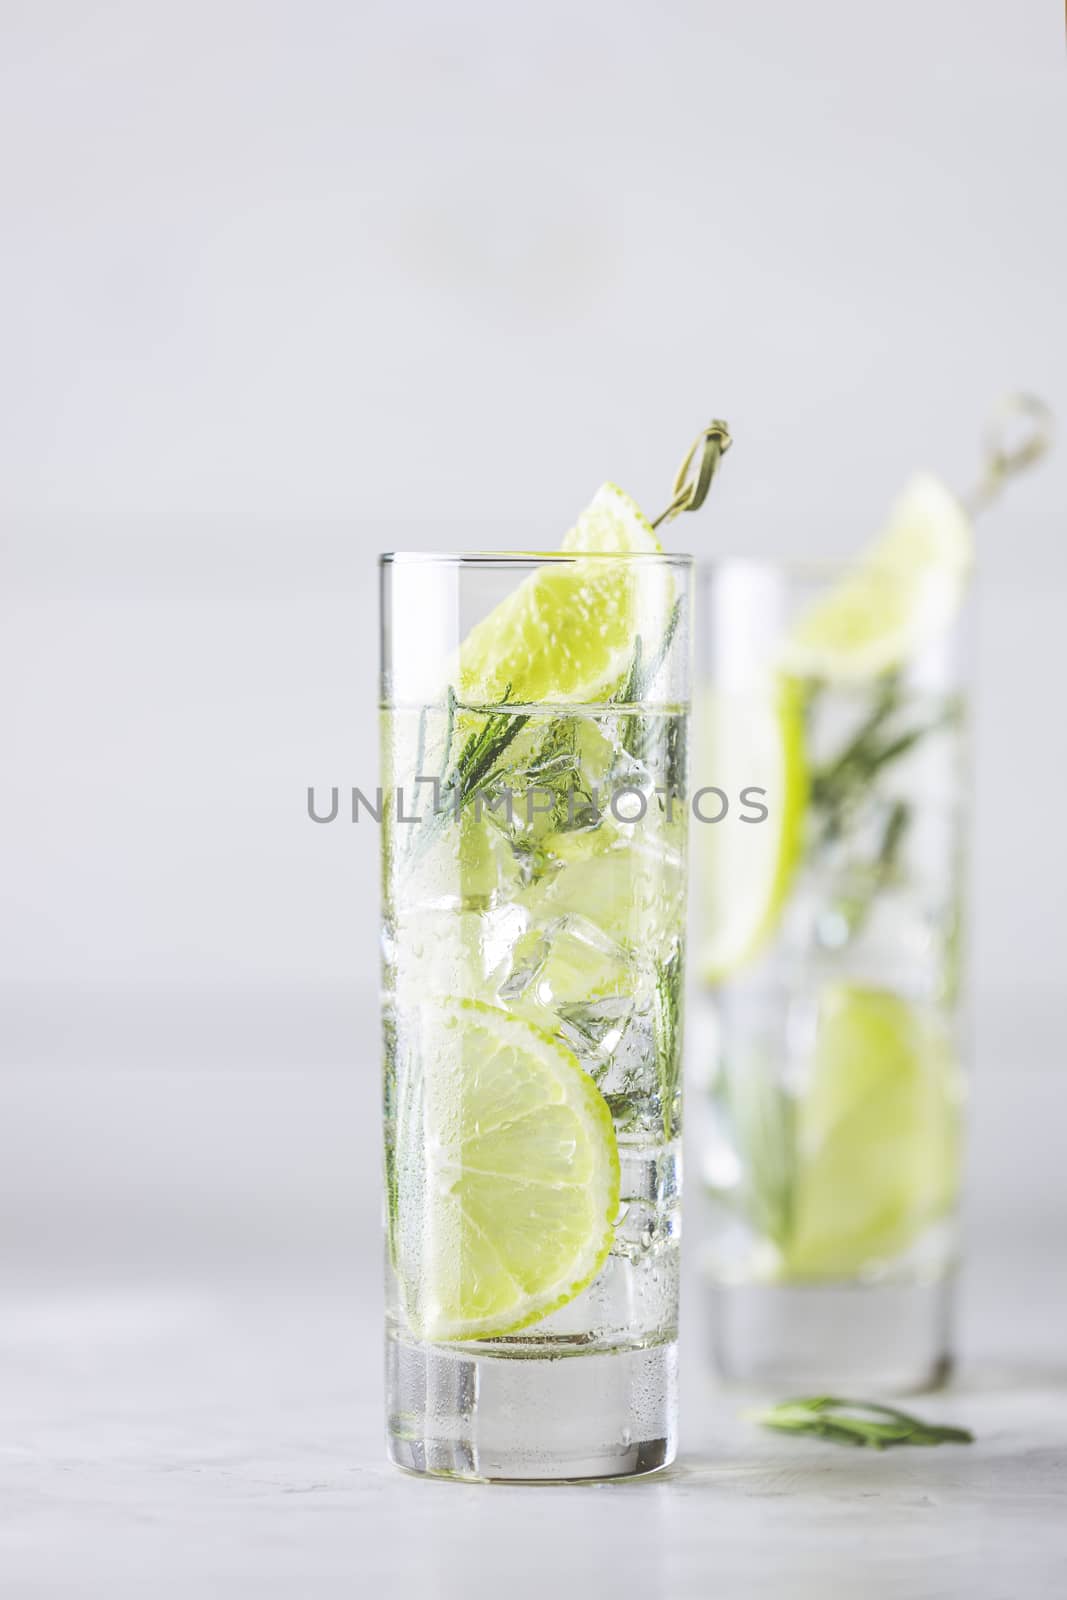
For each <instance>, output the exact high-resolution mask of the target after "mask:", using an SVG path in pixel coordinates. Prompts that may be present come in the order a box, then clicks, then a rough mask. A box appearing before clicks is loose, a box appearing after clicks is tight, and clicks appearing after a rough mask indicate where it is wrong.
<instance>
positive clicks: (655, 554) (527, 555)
mask: <svg viewBox="0 0 1067 1600" xmlns="http://www.w3.org/2000/svg"><path fill="white" fill-rule="evenodd" d="M576 561H626V562H633V563H634V564H635V565H641V564H647V565H649V566H656V565H662V566H672V567H691V566H693V565H694V561H695V558H694V557H693V556H691V555H688V554H686V553H684V552H679V551H675V550H384V551H382V553H381V554H380V555H379V557H378V565H379V566H380V567H391V566H397V565H399V566H415V565H417V564H419V563H420V562H426V563H427V564H429V565H437V566H453V567H493V568H507V567H529V566H534V565H537V566H548V565H551V564H555V565H557V566H566V565H568V564H569V565H573V564H574V562H576Z"/></svg>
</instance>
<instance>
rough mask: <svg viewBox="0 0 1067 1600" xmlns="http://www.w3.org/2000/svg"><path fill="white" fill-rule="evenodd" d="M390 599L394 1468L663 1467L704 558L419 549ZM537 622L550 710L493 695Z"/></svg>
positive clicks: (386, 767) (515, 1472)
mask: <svg viewBox="0 0 1067 1600" xmlns="http://www.w3.org/2000/svg"><path fill="white" fill-rule="evenodd" d="M381 582H382V638H383V646H382V693H381V699H382V771H383V779H382V783H383V794H384V800H383V803H382V810H383V818H382V822H383V1021H384V1118H385V1172H386V1231H387V1273H386V1280H387V1293H386V1299H387V1307H386V1317H387V1329H386V1382H387V1409H388V1448H389V1453H390V1455H391V1457H392V1459H393V1460H394V1461H395V1462H396V1463H397V1464H398V1465H400V1466H402V1467H406V1468H408V1469H410V1470H413V1471H417V1472H429V1473H440V1474H447V1475H450V1476H456V1477H464V1478H476V1479H497V1478H499V1479H570V1478H585V1477H608V1476H620V1475H628V1474H634V1473H641V1472H648V1471H652V1470H654V1469H655V1468H657V1467H661V1466H663V1465H665V1464H666V1463H667V1462H669V1461H670V1460H671V1459H672V1457H673V1455H674V1450H675V1432H676V1403H677V1401H676V1382H677V1378H676V1339H677V1290H678V1227H679V1209H678V1208H679V1188H680V1161H679V1155H680V1151H679V1136H680V1122H681V1086H680V1079H679V1053H680V1043H681V996H682V982H683V961H684V925H685V897H686V884H685V869H686V823H687V814H686V806H685V801H684V798H683V788H684V784H685V762H686V741H687V723H688V692H689V583H690V562H689V558H688V557H675V556H670V557H668V556H662V555H630V556H615V555H611V556H609V555H581V556H576V555H542V554H532V555H465V556H428V555H427V556H423V555H390V556H385V557H383V559H382V565H381ZM531 585H536V586H538V587H537V590H536V593H537V594H538V596H539V597H540V600H539V605H538V606H537V607H533V608H530V607H526V609H525V610H523V608H522V606H521V599H522V596H523V595H524V594H525V595H528V594H529V593H530V586H531ZM520 612H521V615H522V616H523V617H524V618H525V620H524V621H523V622H522V623H521V628H523V629H525V631H524V632H523V633H522V641H521V650H520V655H521V658H522V661H521V675H522V676H523V680H524V683H523V690H521V691H520V692H518V693H517V692H516V689H515V685H514V683H513V682H511V681H509V682H508V683H506V684H501V685H500V686H499V688H498V689H497V691H496V692H495V694H494V695H493V697H492V698H491V699H488V700H486V699H485V698H484V697H482V698H479V697H476V696H475V697H472V695H471V691H470V682H471V680H472V679H476V678H477V677H478V671H476V670H475V669H474V668H473V667H472V666H471V665H470V663H471V661H472V659H473V658H474V657H475V656H477V657H478V658H479V660H480V661H483V662H484V661H485V660H492V659H493V656H494V650H495V649H496V646H497V644H498V643H499V645H500V649H501V650H502V651H503V650H504V649H505V644H506V646H507V648H508V649H510V650H511V659H513V660H514V659H515V636H516V629H517V628H519V627H520V624H519V623H518V622H516V617H517V616H518V615H519V614H520ZM602 614H603V616H604V617H605V618H607V619H608V620H607V621H605V623H604V626H603V628H602V627H601V625H600V617H601V615H602ZM590 617H592V618H593V619H594V630H593V631H594V632H595V633H596V635H597V640H598V643H597V645H596V647H595V649H594V650H593V656H592V658H591V659H590V661H589V665H588V667H586V668H584V669H583V668H582V666H581V664H580V663H578V664H577V665H576V662H577V661H578V644H577V643H576V641H577V640H578V638H579V635H580V634H581V629H582V627H583V626H584V625H585V624H586V623H588V622H589V619H590ZM583 618H584V623H583ZM612 619H614V620H613V621H612ZM613 627H614V629H615V633H614V634H613V633H612V628H613ZM472 630H473V631H472ZM582 637H584V635H582ZM487 641H488V644H487ZM583 648H588V647H587V646H583ZM583 675H584V677H585V679H586V680H588V688H587V689H586V691H585V692H584V693H583V694H582V695H581V696H580V697H576V696H577V691H576V687H575V686H576V683H579V682H581V681H582V679H583ZM483 676H484V673H483Z"/></svg>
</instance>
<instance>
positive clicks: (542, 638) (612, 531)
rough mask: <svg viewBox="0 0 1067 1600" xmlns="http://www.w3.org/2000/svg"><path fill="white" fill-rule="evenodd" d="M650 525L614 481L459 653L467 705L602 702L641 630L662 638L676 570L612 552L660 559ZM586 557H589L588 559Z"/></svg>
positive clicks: (477, 627)
mask: <svg viewBox="0 0 1067 1600" xmlns="http://www.w3.org/2000/svg"><path fill="white" fill-rule="evenodd" d="M661 553H662V547H661V545H660V542H659V540H658V539H657V538H656V535H655V532H654V531H653V528H652V524H651V523H650V522H649V521H648V519H647V518H646V517H645V516H644V515H643V514H642V513H641V511H640V510H639V509H638V507H637V505H636V504H635V502H634V501H633V500H631V499H630V497H629V495H627V494H624V493H623V491H622V490H621V489H619V488H617V487H616V486H615V484H613V483H606V484H604V486H603V487H602V488H601V489H599V490H598V491H597V493H596V495H595V496H594V498H593V500H592V502H591V504H590V505H589V506H588V508H587V509H586V510H585V511H584V512H583V513H582V515H581V516H580V517H579V518H578V521H577V522H576V523H575V525H574V527H573V528H572V529H571V530H570V532H569V533H568V534H567V536H566V537H565V539H564V541H563V550H562V554H563V556H568V555H569V556H573V557H575V558H577V559H573V560H566V559H557V560H546V561H544V562H543V563H542V564H541V565H540V566H539V567H538V568H537V569H536V571H534V572H532V573H530V575H529V576H528V577H527V578H525V579H524V580H523V582H522V583H520V584H519V586H518V588H517V589H516V590H515V592H514V593H513V594H510V595H509V596H508V597H507V598H506V599H505V600H502V601H501V602H500V604H499V605H497V606H495V607H494V608H493V610H492V611H491V612H490V613H489V615H488V616H487V617H484V618H483V619H482V620H481V621H480V622H478V623H476V624H475V626H474V627H473V628H472V629H471V630H470V632H469V634H468V635H467V637H466V639H465V640H464V642H463V645H462V647H461V649H460V661H459V694H460V698H461V700H463V701H465V702H466V703H467V704H468V705H495V704H498V703H499V702H500V701H502V700H503V697H504V694H505V692H507V694H508V700H509V702H510V703H511V704H513V705H516V704H521V705H537V704H544V703H546V702H547V703H552V704H555V703H558V702H561V701H564V702H578V703H581V702H584V703H586V704H596V703H597V702H598V701H600V700H603V699H605V698H607V697H608V696H609V695H610V694H611V692H612V691H613V690H614V689H615V688H616V686H617V685H618V683H619V681H620V679H621V678H622V676H623V674H624V673H625V672H626V670H627V668H628V666H629V664H630V661H631V659H632V657H633V651H634V639H635V637H636V636H637V634H639V633H642V634H644V635H645V637H646V638H647V639H650V640H655V639H658V638H659V637H660V636H661V635H662V632H663V630H664V628H665V627H666V621H667V617H668V615H669V600H670V596H671V593H672V590H673V582H672V580H671V576H670V573H669V572H667V571H665V570H664V569H663V568H662V567H661V566H656V565H653V564H650V566H649V567H648V568H647V569H646V570H644V571H641V572H639V571H637V570H635V569H634V567H633V566H631V565H630V564H629V563H627V562H623V561H618V562H615V561H610V560H608V559H606V558H607V557H609V556H611V555H621V556H628V555H642V554H645V555H656V554H661ZM586 555H588V557H589V559H588V560H583V559H581V557H582V556H586Z"/></svg>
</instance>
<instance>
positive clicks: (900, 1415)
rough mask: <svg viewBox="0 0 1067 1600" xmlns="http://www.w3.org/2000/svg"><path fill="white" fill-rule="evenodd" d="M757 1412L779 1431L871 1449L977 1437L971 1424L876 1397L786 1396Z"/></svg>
mask: <svg viewBox="0 0 1067 1600" xmlns="http://www.w3.org/2000/svg"><path fill="white" fill-rule="evenodd" d="M864 1413H866V1414H864ZM752 1415H753V1420H754V1421H755V1422H759V1423H762V1425H763V1427H765V1428H774V1429H776V1430H777V1431H778V1432H780V1433H798V1434H806V1435H807V1436H808V1437H809V1438H815V1439H829V1440H832V1441H833V1442H834V1443H835V1444H849V1445H856V1446H860V1447H864V1446H865V1447H866V1448H868V1449H871V1450H888V1449H890V1448H891V1447H892V1446H894V1445H900V1444H915V1445H934V1444H973V1442H974V1434H973V1433H970V1432H969V1431H968V1430H967V1429H966V1428H951V1427H947V1426H945V1425H944V1424H943V1423H936V1422H923V1421H922V1420H921V1419H920V1418H919V1417H914V1416H912V1415H911V1414H910V1413H909V1412H907V1411H900V1410H899V1409H898V1408H897V1407H896V1406H883V1405H879V1404H878V1403H877V1402H876V1401H873V1400H842V1399H839V1398H837V1397H836V1396H834V1395H816V1396H814V1397H812V1398H810V1399H803V1400H783V1401H782V1402H781V1404H780V1405H776V1406H771V1407H770V1408H769V1409H768V1410H766V1411H757V1412H754V1413H753V1414H752Z"/></svg>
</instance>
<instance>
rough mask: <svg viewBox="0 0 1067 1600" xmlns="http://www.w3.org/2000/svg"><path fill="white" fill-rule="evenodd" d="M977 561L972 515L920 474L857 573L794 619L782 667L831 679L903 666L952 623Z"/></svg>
mask: <svg viewBox="0 0 1067 1600" xmlns="http://www.w3.org/2000/svg"><path fill="white" fill-rule="evenodd" d="M973 560H974V536H973V531H972V528H971V523H970V519H969V517H968V516H967V513H966V512H965V511H964V509H963V507H962V505H961V504H960V502H959V501H958V500H957V499H956V497H955V495H953V494H952V492H951V491H950V490H949V489H947V488H946V487H945V485H944V484H943V483H942V482H941V481H940V479H938V478H935V477H933V476H932V475H931V474H929V473H922V474H920V475H919V476H917V477H915V478H913V479H912V481H911V482H910V483H909V484H908V485H907V487H906V488H905V489H904V491H903V493H902V494H901V495H900V497H899V499H898V500H897V502H896V504H895V505H894V507H893V509H892V512H891V514H890V518H889V522H888V524H887V526H886V528H885V531H884V532H883V533H882V535H881V536H880V538H879V539H878V540H877V541H876V542H875V543H874V544H873V545H872V546H871V548H870V550H869V551H868V553H867V555H866V556H865V557H864V558H863V559H862V560H861V561H860V563H859V564H858V565H857V566H856V568H855V570H854V571H853V572H851V573H850V574H849V575H848V576H847V577H845V578H844V579H843V580H842V581H841V582H840V583H839V584H838V585H837V587H836V588H834V589H832V590H831V591H830V593H829V594H828V595H826V596H825V597H824V598H823V599H821V600H819V601H817V602H816V604H815V605H814V606H812V607H811V609H810V610H809V611H807V612H806V613H805V614H804V615H803V616H801V617H800V619H799V620H798V621H797V622H796V623H795V624H794V626H793V628H792V629H791V631H790V633H789V635H788V637H787V638H786V640H785V642H784V645H783V648H782V653H781V659H780V664H781V666H782V667H784V669H785V670H786V671H787V672H790V673H792V674H793V675H794V676H796V677H803V678H824V679H827V680H829V681H831V682H847V681H860V680H863V679H866V678H872V677H876V676H877V675H878V674H879V673H882V672H890V671H892V670H893V669H894V668H897V667H900V666H902V665H903V664H904V663H905V662H907V661H908V660H909V659H910V658H911V657H913V656H914V655H916V654H917V653H918V652H919V651H920V650H921V649H922V648H923V647H924V646H926V645H928V644H930V643H932V642H933V641H934V640H936V639H937V638H938V637H939V636H940V635H941V634H943V633H944V632H945V631H946V629H947V628H948V627H949V626H950V624H951V622H952V620H953V618H954V617H955V615H956V612H957V610H958V609H959V605H960V601H961V599H962V596H963V591H964V587H965V585H966V581H967V576H968V573H969V572H970V569H971V566H972V564H973Z"/></svg>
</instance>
